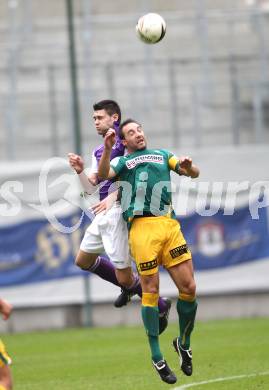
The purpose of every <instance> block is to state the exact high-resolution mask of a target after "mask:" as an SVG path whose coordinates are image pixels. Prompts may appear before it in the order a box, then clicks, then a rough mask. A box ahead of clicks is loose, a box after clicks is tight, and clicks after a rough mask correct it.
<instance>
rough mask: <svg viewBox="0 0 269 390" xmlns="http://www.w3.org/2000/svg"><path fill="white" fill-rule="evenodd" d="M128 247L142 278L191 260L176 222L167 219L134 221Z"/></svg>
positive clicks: (146, 218) (157, 218)
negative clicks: (163, 268) (159, 267)
mask: <svg viewBox="0 0 269 390" xmlns="http://www.w3.org/2000/svg"><path fill="white" fill-rule="evenodd" d="M129 245H130V249H131V253H132V256H133V257H134V259H135V262H136V266H137V269H138V272H139V273H140V274H141V275H152V274H155V273H157V272H158V266H159V265H162V266H163V267H165V268H170V267H173V266H174V265H176V264H179V263H182V262H183V261H186V260H190V259H191V252H190V250H189V249H188V247H187V244H186V241H185V238H184V237H183V234H182V232H181V228H180V224H179V222H178V221H177V220H175V219H172V218H168V217H164V216H161V217H142V218H134V220H133V222H132V226H131V229H130V235H129Z"/></svg>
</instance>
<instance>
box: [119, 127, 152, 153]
mask: <svg viewBox="0 0 269 390" xmlns="http://www.w3.org/2000/svg"><path fill="white" fill-rule="evenodd" d="M123 133H124V140H123V141H122V142H123V144H124V145H125V146H126V147H127V149H128V151H129V152H130V153H132V152H135V151H136V150H143V149H145V148H146V146H147V143H146V139H145V135H144V131H143V129H142V127H141V125H139V124H137V123H128V124H127V125H126V126H124V128H123Z"/></svg>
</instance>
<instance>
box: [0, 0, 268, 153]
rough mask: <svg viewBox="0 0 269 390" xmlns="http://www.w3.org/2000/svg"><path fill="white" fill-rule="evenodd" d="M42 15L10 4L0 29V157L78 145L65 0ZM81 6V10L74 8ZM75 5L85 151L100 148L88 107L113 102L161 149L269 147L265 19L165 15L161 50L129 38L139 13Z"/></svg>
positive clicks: (198, 12)
mask: <svg viewBox="0 0 269 390" xmlns="http://www.w3.org/2000/svg"><path fill="white" fill-rule="evenodd" d="M58 3H61V7H62V9H61V11H62V15H57V17H55V18H45V17H44V18H42V13H41V12H40V14H38V17H37V16H36V13H38V12H37V11H35V12H34V11H33V4H34V3H33V1H31V0H24V1H18V0H17V1H16V0H9V1H7V2H6V7H7V8H6V12H7V14H8V18H7V22H5V23H1V27H0V34H1V35H0V36H1V51H2V53H3V55H2V56H1V57H2V58H1V59H0V81H1V85H2V88H1V91H0V110H1V114H2V115H1V116H2V118H3V120H2V121H1V124H0V141H1V142H0V156H1V157H0V158H1V159H2V160H4V159H14V158H15V159H18V160H20V159H23V160H27V159H39V158H42V159H43V158H46V157H49V156H51V155H60V156H61V155H65V154H66V153H67V152H68V151H70V150H72V149H73V148H74V117H73V110H72V106H73V103H74V102H73V100H72V93H71V86H70V85H71V84H70V67H69V48H70V45H69V43H70V41H69V40H68V33H67V23H66V20H65V12H66V9H65V4H66V2H65V1H64V0H63V1H60V2H58ZM78 3H79V5H80V10H82V11H81V12H78ZM88 4H89V2H86V1H82V0H81V1H78V2H75V9H74V26H75V38H76V44H77V50H76V54H77V65H78V68H77V75H78V90H79V108H80V115H81V127H82V151H83V153H87V152H88V149H89V144H92V145H94V144H96V143H97V142H98V138H97V136H96V135H95V130H94V127H93V126H92V122H91V106H92V103H93V102H95V101H97V100H99V99H103V98H108V97H110V98H114V99H116V100H118V101H119V103H120V105H121V106H122V108H123V113H124V116H132V117H136V118H137V119H139V120H140V121H141V122H142V123H143V124H144V126H145V129H146V131H147V133H148V136H149V137H150V138H151V143H153V144H154V145H156V146H162V147H166V148H171V147H173V148H179V147H182V148H185V147H186V148H189V147H199V148H200V147H205V146H222V145H238V144H244V143H251V144H256V143H268V142H269V115H268V104H269V75H268V69H269V54H268V52H269V40H268V36H269V14H268V11H267V10H266V9H264V8H260V7H258V6H257V5H255V4H256V3H255V4H252V6H251V7H245V8H243V9H239V10H235V9H233V10H232V9H231V10H227V9H226V10H225V11H224V10H221V8H220V9H218V10H214V9H210V10H208V9H207V8H206V7H205V2H203V1H196V2H195V4H196V7H195V8H194V9H191V10H178V11H177V12H173V13H171V12H163V16H164V17H165V19H166V21H167V25H168V29H167V36H166V37H165V39H164V41H163V42H162V43H160V44H159V45H154V46H148V45H145V44H142V43H141V42H139V41H138V39H137V38H136V37H135V33H134V26H135V22H136V19H137V16H138V15H137V14H121V15H116V14H114V15H100V14H98V15H95V14H94V13H93V12H92V10H91V9H90V7H89V5H88Z"/></svg>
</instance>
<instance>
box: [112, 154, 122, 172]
mask: <svg viewBox="0 0 269 390" xmlns="http://www.w3.org/2000/svg"><path fill="white" fill-rule="evenodd" d="M110 166H111V168H112V169H113V170H114V172H115V173H116V174H117V175H119V174H120V172H121V171H122V170H123V168H124V166H125V161H124V157H115V158H113V160H111V161H110Z"/></svg>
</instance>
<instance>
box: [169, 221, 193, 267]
mask: <svg viewBox="0 0 269 390" xmlns="http://www.w3.org/2000/svg"><path fill="white" fill-rule="evenodd" d="M166 231H167V236H166V240H165V244H164V246H163V250H162V264H163V266H164V267H165V268H166V269H169V268H170V267H173V266H175V265H177V264H180V263H183V262H185V261H186V260H189V259H191V251H190V249H189V248H188V245H187V243H186V240H185V238H184V236H183V233H182V231H181V228H180V224H179V222H178V221H177V220H175V219H172V218H170V219H168V218H167V221H166Z"/></svg>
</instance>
